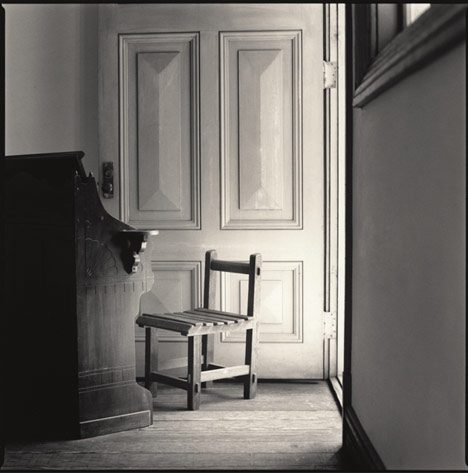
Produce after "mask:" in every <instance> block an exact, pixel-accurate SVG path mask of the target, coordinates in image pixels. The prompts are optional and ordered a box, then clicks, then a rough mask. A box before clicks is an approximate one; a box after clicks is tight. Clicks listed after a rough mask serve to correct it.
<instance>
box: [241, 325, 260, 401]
mask: <svg viewBox="0 0 468 473" xmlns="http://www.w3.org/2000/svg"><path fill="white" fill-rule="evenodd" d="M257 353H258V322H257V323H255V325H254V327H253V328H251V329H247V333H246V343H245V364H246V365H249V367H250V369H249V374H248V376H247V378H246V380H245V381H244V399H254V398H255V395H256V394H257Z"/></svg>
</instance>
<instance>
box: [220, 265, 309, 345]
mask: <svg viewBox="0 0 468 473" xmlns="http://www.w3.org/2000/svg"><path fill="white" fill-rule="evenodd" d="M302 266H303V264H302V261H264V262H263V266H262V294H261V313H260V317H259V322H260V326H261V330H260V334H259V339H260V343H302V341H303V332H302V320H303V307H302V272H303V268H302ZM223 276H224V277H222V278H221V282H220V283H221V290H220V292H221V307H222V310H226V311H228V312H235V313H242V314H245V313H246V309H247V295H248V276H247V275H243V274H223ZM223 335H224V334H223ZM244 340H245V337H243V336H242V334H241V333H234V332H233V333H232V334H228V335H226V336H222V337H221V341H222V342H243V341H244Z"/></svg>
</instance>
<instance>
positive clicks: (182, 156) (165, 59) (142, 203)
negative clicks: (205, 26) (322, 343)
mask: <svg viewBox="0 0 468 473" xmlns="http://www.w3.org/2000/svg"><path fill="white" fill-rule="evenodd" d="M119 56H120V57H119V59H120V65H121V67H120V77H121V82H120V91H119V92H120V97H121V104H122V105H121V110H120V118H121V126H122V130H121V140H122V143H121V164H122V167H121V172H122V176H121V178H122V179H121V181H122V184H123V188H124V189H125V192H124V193H122V196H121V199H122V209H121V211H122V216H123V218H124V219H125V220H126V221H128V222H129V223H130V224H131V225H134V226H136V227H143V228H147V227H148V226H154V227H158V228H166V229H177V228H198V227H199V224H200V223H199V206H200V184H199V179H200V175H199V135H198V132H197V130H198V120H199V114H198V102H199V97H198V87H197V83H198V34H197V33H185V34H180V33H176V34H161V33H155V34H150V35H147V34H145V35H142V34H128V35H127V34H124V35H122V36H120V50H119Z"/></svg>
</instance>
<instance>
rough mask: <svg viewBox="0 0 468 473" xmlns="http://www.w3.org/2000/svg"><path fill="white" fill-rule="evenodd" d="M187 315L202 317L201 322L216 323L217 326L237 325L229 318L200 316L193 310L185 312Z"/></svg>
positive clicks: (211, 315) (208, 315) (209, 315)
mask: <svg viewBox="0 0 468 473" xmlns="http://www.w3.org/2000/svg"><path fill="white" fill-rule="evenodd" d="M185 312H186V313H187V314H191V315H192V316H193V317H197V318H198V317H200V319H201V320H207V321H211V322H215V323H216V324H217V325H223V324H224V325H230V324H233V323H235V321H234V320H232V319H231V318H228V317H221V316H216V315H214V314H206V313H204V314H200V313H198V312H195V311H193V310H187V311H185Z"/></svg>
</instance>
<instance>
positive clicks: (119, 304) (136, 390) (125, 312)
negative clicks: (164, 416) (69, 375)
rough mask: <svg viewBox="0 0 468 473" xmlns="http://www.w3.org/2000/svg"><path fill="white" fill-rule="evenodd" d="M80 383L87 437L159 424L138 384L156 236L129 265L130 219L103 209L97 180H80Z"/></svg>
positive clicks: (148, 396) (77, 200)
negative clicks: (138, 329) (125, 246)
mask: <svg viewBox="0 0 468 473" xmlns="http://www.w3.org/2000/svg"><path fill="white" fill-rule="evenodd" d="M75 193H76V197H75V203H76V210H75V213H76V232H75V233H76V261H77V267H76V271H77V272H76V280H77V329H78V385H79V405H80V430H81V436H86V437H88V436H92V435H99V434H103V433H109V432H115V431H118V430H125V429H130V428H136V427H144V426H147V425H150V424H151V423H152V397H151V394H150V392H149V391H148V390H146V389H144V388H143V387H141V386H139V385H138V384H137V383H136V372H135V345H134V339H135V318H136V317H137V315H138V312H139V306H140V297H141V295H142V294H143V293H144V292H147V291H149V290H150V289H151V287H152V285H153V280H154V276H153V272H152V271H151V264H150V261H149V258H150V255H151V241H149V242H148V248H147V249H146V251H144V252H142V253H140V257H141V262H140V265H139V267H138V270H137V272H136V273H133V274H129V273H127V272H126V271H125V269H124V267H123V264H122V258H121V252H122V246H121V243H120V242H119V240H118V234H119V232H121V231H122V230H123V229H130V228H131V227H129V226H128V225H126V224H124V223H123V222H121V221H119V220H116V219H114V218H113V217H111V216H110V215H108V214H107V212H106V211H105V210H104V208H103V207H102V204H101V202H100V200H99V196H98V195H97V191H96V185H95V182H94V179H93V178H90V179H89V182H88V183H83V182H81V181H80V180H79V179H77V180H76V190H75Z"/></svg>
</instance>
